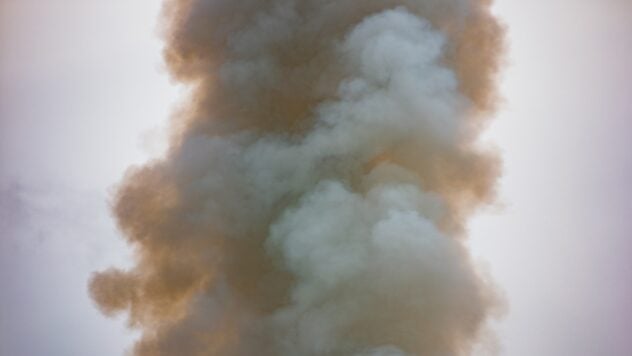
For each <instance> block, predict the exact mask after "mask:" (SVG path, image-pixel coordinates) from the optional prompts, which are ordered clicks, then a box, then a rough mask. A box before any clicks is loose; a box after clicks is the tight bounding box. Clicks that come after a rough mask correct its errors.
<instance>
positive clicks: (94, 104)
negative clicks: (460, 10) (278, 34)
mask: <svg viewBox="0 0 632 356" xmlns="http://www.w3.org/2000/svg"><path fill="white" fill-rule="evenodd" d="M495 9H496V12H497V13H498V15H499V16H500V17H501V18H502V19H503V21H504V22H505V23H506V25H507V26H508V28H509V36H508V42H509V53H508V58H507V62H508V63H507V67H506V69H505V71H504V74H503V78H502V90H503V95H504V97H505V100H504V103H503V105H502V108H501V110H500V112H499V113H498V114H497V119H496V121H495V122H494V124H492V125H491V127H490V128H489V131H488V133H487V134H486V135H485V140H487V141H489V142H491V143H493V144H494V145H496V146H498V147H499V149H500V150H501V151H502V155H503V159H504V167H505V168H504V176H503V178H502V180H501V183H500V192H501V194H500V201H499V204H498V206H497V207H494V208H493V209H489V210H487V211H484V212H483V213H482V214H481V215H480V216H479V217H477V218H476V219H475V220H474V221H473V222H472V224H471V229H470V232H471V236H472V238H471V240H470V241H471V242H470V245H471V247H472V250H473V252H474V254H475V256H477V259H478V260H480V261H481V263H482V264H484V265H486V266H487V268H488V269H489V271H490V273H491V274H492V276H493V277H494V278H495V280H496V282H497V284H498V286H499V288H500V289H501V290H502V291H503V293H504V295H505V298H506V302H507V312H506V314H505V315H504V316H503V318H502V319H500V321H499V322H498V323H497V325H496V329H497V333H498V339H499V342H500V344H501V355H507V356H534V355H537V356H549V355H550V356H564V355H573V356H596V355H608V356H629V355H632V343H631V342H630V341H629V333H630V330H632V282H631V281H632V234H631V232H632V228H631V224H632V223H631V222H630V220H632V219H631V218H632V189H631V183H630V182H632V151H631V148H632V147H631V146H632V143H631V141H632V68H631V66H632V65H631V63H632V21H630V14H632V3H631V2H630V1H629V0H602V1H594V0H531V1H520V0H498V1H497V6H496V8H495ZM158 10H159V2H158V1H157V0H137V1H126V0H110V1H100V0H46V1H42V0H0V355H1V356H5V355H6V356H35V355H50V356H75V355H76V356H84V355H95V356H100V355H103V356H110V355H118V354H122V353H123V350H125V348H126V346H129V345H130V343H131V342H132V340H133V338H134V334H133V333H130V332H129V331H128V330H127V329H126V328H125V322H124V319H123V318H120V319H117V320H109V319H105V318H104V317H102V316H101V315H100V314H99V313H98V312H97V311H96V309H95V308H94V306H93V303H92V302H91V301H90V299H89V298H88V296H87V294H86V281H87V279H88V277H89V275H90V274H91V272H92V271H95V270H99V269H103V268H105V267H107V266H111V265H119V266H121V265H122V266H125V265H129V264H130V262H129V258H130V252H129V250H128V249H127V248H126V247H125V245H124V244H123V242H122V241H121V239H120V238H119V234H118V233H117V231H116V229H115V226H114V224H113V222H112V218H111V216H110V213H109V210H108V206H107V204H108V197H109V191H110V190H111V189H112V186H113V185H114V184H116V182H117V181H119V180H120V178H121V176H122V174H123V172H124V171H125V169H126V167H128V166H129V165H131V164H135V163H136V164H137V163H141V162H143V161H144V160H146V159H148V158H150V157H152V156H154V155H156V154H157V153H159V152H160V150H161V147H162V142H163V139H164V128H165V126H166V121H167V119H168V116H169V113H170V110H172V108H173V106H174V104H175V103H176V102H177V98H178V88H176V87H174V86H172V85H171V84H170V83H169V80H168V78H167V76H166V74H165V71H164V68H163V66H162V64H161V63H162V62H161V54H160V48H161V43H160V41H159V39H158V38H157V36H156V31H155V28H156V25H155V24H156V19H157V15H158Z"/></svg>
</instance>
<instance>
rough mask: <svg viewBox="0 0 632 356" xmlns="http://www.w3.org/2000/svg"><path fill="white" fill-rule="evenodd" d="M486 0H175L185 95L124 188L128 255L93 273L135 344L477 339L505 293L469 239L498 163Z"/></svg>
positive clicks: (149, 350) (494, 41) (497, 38)
mask: <svg viewBox="0 0 632 356" xmlns="http://www.w3.org/2000/svg"><path fill="white" fill-rule="evenodd" d="M489 6H490V4H489V1H488V0H365V1H355V0H338V1H324V0H238V1H237V0H168V1H167V2H166V6H165V19H164V27H165V36H166V38H167V47H166V58H167V62H168V65H169V68H170V72H171V73H172V75H173V77H174V78H175V80H177V81H179V82H182V83H185V84H186V85H187V86H188V87H189V88H190V89H191V92H190V97H189V98H188V101H187V103H186V105H184V107H183V108H182V109H181V110H180V111H179V113H178V115H177V118H176V120H175V123H174V129H173V137H172V141H171V146H170V149H169V151H168V153H167V154H166V156H165V158H164V159H161V160H157V161H154V162H150V163H148V164H146V165H145V166H143V167H140V168H134V169H132V170H131V171H130V173H129V174H128V176H127V177H126V178H125V180H124V181H123V183H122V184H121V186H120V188H119V190H118V194H117V196H116V200H115V204H114V212H115V216H116V218H117V219H118V223H119V225H120V228H121V230H122V232H123V233H124V234H125V236H126V238H127V239H128V241H129V243H130V245H132V246H133V248H134V249H135V251H136V256H137V260H136V265H135V267H133V268H132V269H130V270H127V271H122V270H118V269H111V270H108V271H104V272H101V273H98V274H96V275H95V276H94V278H93V280H92V281H91V283H90V292H91V294H92V296H93V298H94V300H95V301H96V302H97V303H98V305H99V307H100V308H101V310H102V311H103V312H104V313H106V314H108V315H110V314H115V313H118V312H125V313H127V314H128V315H129V323H130V325H131V326H132V327H135V328H138V329H140V330H141V331H142V337H141V339H140V340H139V341H138V342H137V344H136V345H135V346H134V349H133V353H134V354H135V355H138V356H149V355H152V356H155V355H281V356H283V355H363V356H368V355H372V356H378V355H421V356H435V355H468V354H470V353H471V352H472V348H473V347H474V346H475V345H476V344H477V342H478V341H479V339H480V337H481V335H482V334H483V333H484V332H485V328H486V324H487V321H488V319H489V317H490V313H492V312H493V310H494V308H495V303H496V298H495V296H494V293H493V290H492V289H493V288H491V286H490V283H489V281H487V280H486V279H485V278H483V277H484V276H482V275H481V273H480V272H479V271H477V269H476V268H475V266H474V265H473V263H472V261H471V259H470V257H469V255H468V251H467V250H466V248H465V245H464V241H463V239H464V230H465V228H464V227H465V222H466V218H467V217H468V216H469V215H470V214H471V213H472V212H473V211H475V209H476V208H478V207H480V206H481V205H483V204H485V203H489V202H490V201H491V199H492V198H493V196H494V182H495V179H496V177H497V175H498V170H499V168H498V162H497V159H496V158H495V156H494V155H493V154H490V153H489V152H486V150H484V149H482V148H480V147H479V145H477V143H476V138H477V133H478V132H479V131H480V128H481V126H482V124H483V123H484V118H485V117H486V116H489V114H490V113H491V112H492V111H493V108H494V102H495V92H494V85H493V84H494V83H493V81H494V75H495V73H496V71H497V67H498V64H499V53H500V50H501V47H502V28H501V26H499V24H498V22H497V21H496V20H495V19H494V18H493V16H492V15H491V14H490V12H489V11H490V10H489Z"/></svg>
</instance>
